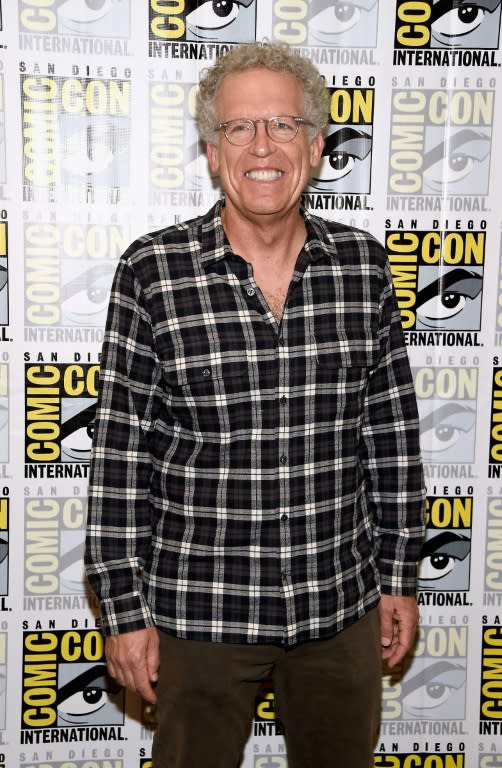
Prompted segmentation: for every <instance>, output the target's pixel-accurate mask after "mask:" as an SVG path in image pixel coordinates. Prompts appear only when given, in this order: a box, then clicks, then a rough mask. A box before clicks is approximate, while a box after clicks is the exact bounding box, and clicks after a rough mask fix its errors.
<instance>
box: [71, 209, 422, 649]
mask: <svg viewBox="0 0 502 768" xmlns="http://www.w3.org/2000/svg"><path fill="white" fill-rule="evenodd" d="M221 205H222V203H221V202H220V203H218V204H217V205H216V206H215V208H213V209H212V210H211V211H209V213H207V214H206V215H205V216H203V217H200V218H196V219H194V220H192V221H189V222H185V223H182V224H179V225H178V226H174V227H170V228H168V229H163V230H161V231H159V232H156V233H154V234H152V235H148V236H145V237H142V238H140V239H139V240H137V241H136V242H135V243H133V245H132V246H131V247H130V248H129V249H128V250H127V251H126V253H125V254H124V255H123V257H122V259H121V260H120V263H119V266H118V270H117V273H116V277H115V281H114V285H113V287H112V292H111V300H110V308H109V315H108V322H107V332H106V337H105V342H104V346H103V354H102V369H101V385H100V397H99V403H98V412H97V416H96V423H95V437H94V450H93V458H92V465H91V479H90V496H89V524H88V541H87V551H86V565H87V572H88V576H89V579H90V582H91V585H92V587H93V589H94V590H95V592H96V593H97V595H98V596H99V598H100V600H101V608H102V614H103V620H104V631H105V633H107V634H116V633H119V632H125V631H130V630H135V629H140V628H142V627H145V626H152V625H156V626H158V627H160V628H162V629H164V630H166V631H167V632H169V633H171V634H175V635H177V636H179V637H184V638H189V639H201V640H212V641H216V642H243V643H258V642H261V643H263V642H265V643H266V642H273V643H280V644H283V645H286V646H289V645H292V644H295V643H298V642H301V641H305V640H309V639H314V638H322V637H327V636H330V635H333V634H334V633H335V632H337V631H340V630H341V629H343V628H344V627H347V626H349V625H350V624H352V623H353V622H355V621H356V620H357V619H358V618H360V617H361V616H363V615H364V614H365V613H366V612H367V611H368V610H369V609H370V608H372V607H374V606H375V605H376V604H377V602H378V599H379V591H380V589H381V590H382V591H383V592H385V593H388V594H399V595H413V594H414V593H415V589H416V575H417V574H416V563H417V559H418V557H419V552H420V547H421V542H422V536H423V510H424V490H423V476H422V467H421V461H420V455H419V440H418V425H417V413H416V403H415V396H414V391H413V385H412V379H411V376H410V370H409V364H408V358H407V352H406V348H405V346H404V342H403V335H402V331H401V323H400V316H399V312H398V310H397V308H396V304H395V299H394V294H393V292H392V287H391V285H392V284H391V278H390V275H389V271H388V267H387V260H386V256H385V254H384V251H383V249H382V247H381V246H380V245H379V244H378V242H377V241H376V240H375V239H374V238H373V237H371V235H368V234H367V233H364V232H360V231H358V230H353V229H350V228H348V227H345V226H342V225H340V224H336V223H333V222H328V221H324V220H322V219H319V218H317V217H314V216H311V215H310V214H308V213H307V212H306V211H302V215H303V216H304V219H305V224H306V228H307V240H306V243H305V246H304V249H303V251H302V252H301V254H300V256H299V258H298V261H297V264H296V267H295V271H294V275H293V279H292V282H291V285H290V290H289V294H288V297H287V301H286V306H285V308H284V315H283V318H282V322H281V323H280V324H278V323H277V322H276V320H275V319H274V316H273V314H272V312H271V311H270V309H269V307H268V306H267V304H266V302H265V300H264V298H263V296H262V294H261V292H260V289H259V288H258V286H257V284H256V283H255V281H254V279H253V272H252V268H251V266H250V265H249V264H248V263H246V262H245V261H244V260H243V259H242V258H240V257H239V256H237V255H236V254H234V253H233V252H232V250H231V248H230V245H229V243H228V241H227V240H226V237H225V234H224V231H223V227H222V224H221V218H220V210H221Z"/></svg>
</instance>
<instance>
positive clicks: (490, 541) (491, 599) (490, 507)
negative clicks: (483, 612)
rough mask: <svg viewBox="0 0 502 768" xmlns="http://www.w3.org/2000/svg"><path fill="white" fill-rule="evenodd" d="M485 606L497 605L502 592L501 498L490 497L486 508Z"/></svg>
mask: <svg viewBox="0 0 502 768" xmlns="http://www.w3.org/2000/svg"><path fill="white" fill-rule="evenodd" d="M484 589H485V595H484V604H485V605H493V604H496V605H498V595H496V594H494V595H491V594H490V593H494V592H501V591H502V498H501V497H500V496H490V497H489V499H488V503H487V508H486V541H485V583H484Z"/></svg>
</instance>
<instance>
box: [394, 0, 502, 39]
mask: <svg viewBox="0 0 502 768" xmlns="http://www.w3.org/2000/svg"><path fill="white" fill-rule="evenodd" d="M500 6H501V0H479V2H475V3H473V2H471V0H454V1H452V0H450V1H447V2H444V0H412V2H409V0H397V2H396V18H395V36H394V47H395V48H396V49H403V48H404V49H408V48H419V49H420V48H473V49H490V48H491V49H493V48H498V42H499V34H500Z"/></svg>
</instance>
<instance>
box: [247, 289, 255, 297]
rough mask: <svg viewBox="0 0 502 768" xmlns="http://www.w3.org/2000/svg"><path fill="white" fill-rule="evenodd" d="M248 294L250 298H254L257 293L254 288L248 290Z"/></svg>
mask: <svg viewBox="0 0 502 768" xmlns="http://www.w3.org/2000/svg"><path fill="white" fill-rule="evenodd" d="M246 293H247V295H248V296H254V295H255V293H256V291H255V289H254V288H246Z"/></svg>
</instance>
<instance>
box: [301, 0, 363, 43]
mask: <svg viewBox="0 0 502 768" xmlns="http://www.w3.org/2000/svg"><path fill="white" fill-rule="evenodd" d="M376 2H377V0H349V2H345V3H343V2H339V1H337V0H335V2H333V0H320V2H319V0H317V2H316V0H314V3H315V10H317V13H315V12H314V10H313V11H312V15H311V18H310V21H309V30H310V32H311V34H313V35H314V36H315V35H320V36H321V37H329V36H331V37H335V36H336V35H343V34H344V32H348V31H349V30H351V29H352V28H353V27H355V26H356V25H357V24H358V23H359V21H360V20H361V17H362V16H363V15H364V14H365V13H367V12H368V11H371V9H372V8H373V7H374V6H375V5H376Z"/></svg>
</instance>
